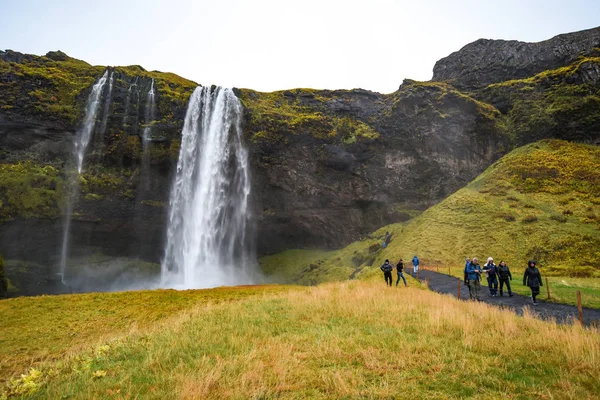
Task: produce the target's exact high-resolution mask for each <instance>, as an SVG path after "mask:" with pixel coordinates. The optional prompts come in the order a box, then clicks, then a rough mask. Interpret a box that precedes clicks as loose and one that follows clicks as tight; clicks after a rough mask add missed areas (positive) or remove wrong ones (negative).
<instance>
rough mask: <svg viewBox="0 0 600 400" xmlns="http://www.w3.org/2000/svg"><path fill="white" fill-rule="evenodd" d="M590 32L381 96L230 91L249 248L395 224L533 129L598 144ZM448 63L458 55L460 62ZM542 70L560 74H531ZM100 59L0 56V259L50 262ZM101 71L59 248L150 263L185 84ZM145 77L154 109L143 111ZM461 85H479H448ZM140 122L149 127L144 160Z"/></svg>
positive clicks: (127, 70)
mask: <svg viewBox="0 0 600 400" xmlns="http://www.w3.org/2000/svg"><path fill="white" fill-rule="evenodd" d="M598 32H599V30H598V29H595V30H590V31H584V32H580V33H576V34H569V35H561V36H559V37H557V38H554V39H551V40H549V41H546V42H542V43H543V45H542V44H531V45H532V46H533V45H536V46H541V47H540V48H541V49H542V50H539V51H538V53H535V54H537V55H534V56H531V54H530V52H528V53H526V54H530V56H531V57H533V58H531V57H530V56H527V57H530V58H531V59H530V58H527V59H525V58H523V57H525V56H523V55H522V54H521V53H522V52H521V51H520V50H519V51H517V50H515V49H520V48H521V47H519V46H521V44H518V45H517V44H514V43H513V42H501V43H500V42H498V43H495V44H494V43H491V44H490V43H487V42H485V43H484V42H481V41H479V42H476V43H474V44H471V45H468V46H466V47H465V48H464V49H463V50H461V51H459V52H457V53H454V54H453V55H451V56H449V57H448V58H446V59H444V60H441V61H440V62H439V63H438V64H436V74H435V76H434V78H435V79H444V80H448V82H415V81H410V80H406V81H404V82H403V84H402V85H401V86H400V88H399V90H398V91H396V92H394V93H392V94H388V95H383V94H379V93H374V92H369V91H366V90H334V91H330V90H312V89H295V90H288V91H279V92H273V93H260V92H256V91H253V90H249V89H235V91H236V94H237V96H238V97H239V98H240V99H241V101H242V103H243V105H244V108H245V111H244V127H243V128H244V134H245V136H246V142H247V144H248V147H249V150H250V154H251V158H250V161H251V165H252V181H253V196H254V197H253V206H254V215H255V217H256V222H257V230H258V232H257V243H258V250H259V254H265V253H270V252H275V251H280V250H284V249H289V248H298V247H319V248H326V247H340V246H342V245H344V244H347V243H349V242H351V241H353V240H356V239H358V238H359V237H360V236H363V235H364V234H366V233H368V232H370V231H372V230H374V229H376V228H378V227H380V226H383V225H386V224H389V223H393V222H398V221H404V220H407V219H409V218H411V217H412V216H414V215H415V214H417V213H418V212H419V211H420V210H424V209H426V208H427V207H429V206H431V205H433V204H436V203H437V202H439V201H440V200H442V199H443V198H445V197H447V196H448V195H450V194H451V193H453V192H455V191H456V190H458V189H459V188H461V187H463V186H465V185H466V184H467V183H468V182H470V181H471V180H472V179H473V178H474V177H476V176H477V175H478V174H479V173H480V172H482V171H483V170H484V169H485V168H486V167H488V166H489V165H490V164H491V163H492V162H493V161H494V160H496V159H497V158H499V157H500V156H501V155H503V154H505V153H506V152H508V151H509V150H510V149H512V148H514V147H515V146H516V145H519V144H523V143H528V142H531V141H534V140H537V139H540V138H544V137H560V138H568V139H571V140H578V141H585V142H596V141H598V140H600V133H599V132H600V93H599V91H600V87H599V86H600V84H599V79H598V76H599V73H598V71H600V69H599V65H600V63H599V61H600V60H599V59H598V56H600V53H598V54H596V53H595V50H590V52H589V54H588V56H587V57H583V58H577V56H576V55H574V54H575V53H577V54H578V53H579V52H580V51H587V50H588V49H589V48H590V46H595V44H594V43H596V40H597V37H598ZM511 43H512V44H511ZM515 43H518V42H515ZM523 45H525V44H523ZM497 46H500V47H497ZM553 46H554V47H553ZM465 49H466V50H465ZM494 49H496V50H497V51H498V52H497V53H495V58H494V57H493V54H494V51H496V50H494ZM548 49H554V50H548ZM582 49H583V50H582ZM551 53H552V54H554V55H555V56H554V58H552V57H550V54H551ZM567 53H568V54H567ZM542 54H543V56H542ZM457 60H458V61H457ZM460 60H462V61H460ZM482 60H483V61H482ZM486 60H487V61H486ZM518 60H520V61H518ZM527 60H529V61H527ZM531 60H533V61H531ZM565 60H566V61H565ZM572 60H575V61H572ZM517 61H518V62H517ZM570 61H572V62H570ZM460 62H463V63H466V62H470V63H472V64H469V66H468V67H467V68H464V69H461V68H458V67H456V65H458V64H459V63H460ZM569 62H570V63H569ZM457 63H458V64H457ZM549 66H550V67H558V68H556V69H553V70H544V71H542V72H540V73H538V74H537V75H534V72H532V71H537V70H538V69H540V68H541V69H544V68H550V67H549ZM442 67H443V68H442ZM106 69H107V67H95V66H90V65H89V64H87V63H85V62H83V61H79V60H75V59H72V58H69V57H68V56H66V55H65V54H63V53H60V52H51V53H48V54H47V55H46V56H44V57H37V56H31V55H24V54H20V53H16V52H12V51H6V52H0V253H3V254H4V255H5V258H6V259H8V260H24V261H28V262H32V263H35V264H36V265H39V271H46V272H49V271H52V270H53V268H54V267H55V266H56V265H57V263H58V256H59V249H60V242H61V238H62V236H61V234H62V228H61V227H62V218H61V215H62V209H63V207H64V198H65V182H66V176H67V174H66V170H67V169H68V168H69V165H70V163H72V153H71V152H72V148H73V139H74V137H75V135H76V132H77V129H78V127H79V121H81V119H82V117H83V110H84V107H85V102H86V99H87V96H88V94H89V93H90V90H91V86H92V85H93V83H94V82H96V81H97V79H98V78H99V77H100V76H101V75H102V74H103V73H104V71H105V70H106ZM515 71H517V72H515ZM108 72H109V76H112V82H113V86H112V90H111V91H110V96H109V95H108V94H109V91H108V90H105V91H104V92H103V96H102V98H101V105H100V111H99V114H98V121H97V125H96V131H95V132H94V139H93V142H92V143H91V145H90V148H89V150H88V153H87V156H86V162H85V168H84V172H83V174H82V176H81V178H80V192H79V197H78V201H77V203H76V206H75V213H74V217H73V225H72V237H73V240H72V248H73V258H74V259H76V260H77V259H78V258H79V259H84V258H86V259H88V260H89V259H90V258H93V259H98V260H104V258H105V257H106V256H107V255H108V256H111V257H136V258H137V257H139V258H141V259H144V260H147V261H151V262H158V261H159V260H160V258H161V256H162V249H163V238H164V237H163V235H164V231H165V223H166V218H165V216H166V210H167V203H168V197H169V188H170V185H171V177H172V173H173V170H174V167H175V163H176V160H177V157H178V152H179V146H180V140H179V138H180V132H181V128H182V125H183V118H184V115H185V111H186V107H187V100H188V98H189V96H190V94H191V92H192V91H193V89H194V87H196V86H197V84H196V83H194V82H191V81H188V80H186V79H183V78H180V77H178V76H176V75H173V74H168V73H162V72H156V71H152V72H148V71H145V70H144V69H143V68H141V67H138V66H130V67H114V68H113V67H110V68H108ZM520 74H524V75H520ZM519 76H526V77H525V78H523V79H515V78H517V77H519ZM506 79H511V80H510V81H505V80H506ZM153 82H154V87H155V89H156V96H155V100H156V110H155V111H156V113H155V118H154V119H152V120H147V117H146V110H147V108H148V106H149V104H148V100H147V99H148V97H147V93H148V91H149V89H150V87H151V85H152V83H153ZM491 82H498V83H494V84H490V85H488V83H491ZM463 84H464V87H477V90H472V91H469V92H468V93H467V92H466V91H461V90H459V89H457V86H458V87H462V86H461V85H463ZM455 85H456V86H455ZM480 85H484V86H485V87H484V86H480ZM486 85H487V86H486ZM145 128H150V130H151V135H150V136H151V143H150V146H149V150H148V153H147V154H146V158H145V159H146V160H147V161H148V162H147V163H146V164H144V163H143V162H142V160H143V159H144V157H143V155H142V145H141V135H142V131H143V130H144V129H145ZM90 254H91V255H92V256H90ZM99 263H100V262H99ZM13 264H14V263H12V264H11V263H8V264H7V265H8V266H9V267H8V273H9V274H10V273H11V268H13V269H14V268H16V267H14V266H13V267H11V265H13ZM100 264H101V263H100ZM14 265H16V264H14ZM76 265H79V264H77V263H76V264H75V266H74V267H75V268H76V267H77V266H76ZM36 268H38V267H36ZM127 268H129V267H127ZM151 268H155V267H151ZM36 271H38V270H37V269H36ZM112 273H113V275H111V276H113V277H114V276H116V277H117V278H118V277H119V276H120V275H119V273H117V272H114V271H113V272H112ZM38 275H43V272H36V276H38ZM40 285H41V286H44V285H45V284H44V283H43V282H42V283H40ZM35 291H36V289H35V288H33V289H31V292H32V293H33V292H35Z"/></svg>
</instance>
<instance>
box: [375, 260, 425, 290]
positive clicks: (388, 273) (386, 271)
mask: <svg viewBox="0 0 600 400" xmlns="http://www.w3.org/2000/svg"><path fill="white" fill-rule="evenodd" d="M412 265H413V276H416V275H417V272H419V258H418V257H417V256H414V257H413V259H412ZM380 269H381V270H382V271H383V277H384V278H385V283H386V285H390V286H392V282H393V279H392V271H393V270H394V266H393V265H392V264H390V260H385V262H384V263H383V265H382V266H381V267H380ZM396 272H397V273H398V279H397V280H396V287H398V283H400V279H402V280H403V281H404V286H408V285H407V284H406V278H405V277H404V261H402V259H400V261H398V263H397V264H396Z"/></svg>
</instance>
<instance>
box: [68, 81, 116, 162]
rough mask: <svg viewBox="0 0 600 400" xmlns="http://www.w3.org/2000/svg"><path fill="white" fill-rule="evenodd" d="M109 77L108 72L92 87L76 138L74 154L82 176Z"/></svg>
mask: <svg viewBox="0 0 600 400" xmlns="http://www.w3.org/2000/svg"><path fill="white" fill-rule="evenodd" d="M107 76H108V70H106V71H104V75H102V78H100V79H99V80H98V82H96V84H95V85H94V86H93V87H92V92H91V93H90V95H89V97H88V100H87V106H86V108H85V118H84V120H83V125H82V128H81V129H80V130H79V132H77V137H76V138H75V148H74V153H75V157H76V161H77V172H78V173H80V174H81V170H82V168H83V158H84V157H85V150H86V149H87V146H88V144H89V143H90V138H91V137H92V133H93V132H94V127H95V126H96V114H97V113H98V106H99V105H100V98H101V97H102V90H103V89H104V84H105V83H106V78H107Z"/></svg>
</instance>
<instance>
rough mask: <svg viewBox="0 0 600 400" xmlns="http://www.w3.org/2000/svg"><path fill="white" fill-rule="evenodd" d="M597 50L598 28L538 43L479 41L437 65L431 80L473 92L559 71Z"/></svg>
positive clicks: (443, 59)
mask: <svg viewBox="0 0 600 400" xmlns="http://www.w3.org/2000/svg"><path fill="white" fill-rule="evenodd" d="M599 47H600V28H593V29H588V30H585V31H580V32H574V33H567V34H562V35H558V36H555V37H553V38H552V39H548V40H544V41H543V42H538V43H526V42H519V41H517V40H489V39H479V40H477V41H475V42H473V43H469V44H468V45H466V46H465V47H463V48H462V49H460V50H459V51H457V52H454V53H452V54H450V55H449V56H448V57H445V58H442V59H441V60H439V61H438V62H436V63H435V66H434V67H433V79H432V80H434V81H447V82H450V83H452V85H454V86H456V87H457V88H460V89H467V90H473V89H478V88H483V87H485V86H487V85H490V84H492V83H498V82H503V81H508V80H511V79H522V78H527V77H530V76H533V75H535V74H537V73H539V72H542V71H545V70H549V69H555V68H559V67H562V66H564V65H567V64H570V63H572V62H573V61H575V60H576V59H577V58H578V57H580V56H586V55H588V54H589V53H590V52H592V51H593V50H594V49H595V48H599Z"/></svg>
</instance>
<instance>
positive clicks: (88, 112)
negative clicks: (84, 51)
mask: <svg viewBox="0 0 600 400" xmlns="http://www.w3.org/2000/svg"><path fill="white" fill-rule="evenodd" d="M107 77H108V70H106V71H105V72H104V75H102V77H101V78H100V79H99V80H98V82H96V84H94V86H93V87H92V91H91V92H90V94H89V96H88V100H87V106H86V109H85V118H84V120H83V125H82V127H81V129H80V130H79V131H78V132H77V137H76V138H75V142H74V146H73V154H74V156H75V162H76V165H77V173H75V171H71V172H68V174H69V179H68V182H67V188H66V190H67V193H66V198H67V204H66V208H65V219H64V223H63V238H62V239H63V240H62V246H61V251H60V275H61V279H62V282H63V283H65V271H66V268H67V258H68V256H69V233H70V230H71V219H72V217H73V207H74V204H75V201H76V200H77V195H78V192H79V175H80V174H81V171H82V169H83V159H84V157H85V150H86V149H87V146H88V144H89V142H90V139H91V137H92V134H93V133H94V128H95V126H96V114H97V113H98V107H99V105H100V99H101V98H102V91H103V89H104V85H105V84H106V79H107ZM111 77H112V74H111Z"/></svg>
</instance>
